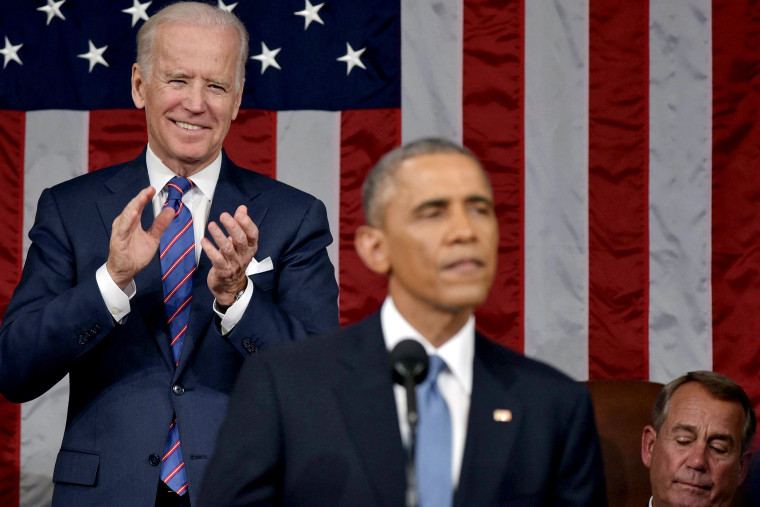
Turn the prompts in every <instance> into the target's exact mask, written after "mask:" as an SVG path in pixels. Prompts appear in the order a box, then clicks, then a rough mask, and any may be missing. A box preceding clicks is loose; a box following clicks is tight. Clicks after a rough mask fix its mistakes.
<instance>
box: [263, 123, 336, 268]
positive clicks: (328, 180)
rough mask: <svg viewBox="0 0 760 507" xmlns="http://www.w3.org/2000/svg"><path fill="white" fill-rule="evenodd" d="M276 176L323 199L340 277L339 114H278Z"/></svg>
mask: <svg viewBox="0 0 760 507" xmlns="http://www.w3.org/2000/svg"><path fill="white" fill-rule="evenodd" d="M277 179H278V180H279V181H282V182H284V183H287V184H288V185H292V186H294V187H296V188H298V189H300V190H303V191H304V192H308V193H310V194H311V195H313V196H314V197H316V198H318V199H320V200H322V202H324V203H325V206H326V207H327V219H328V220H329V222H330V231H331V232H332V236H333V242H332V244H331V245H330V246H329V247H328V249H327V253H328V255H329V256H330V260H331V261H332V263H333V266H334V267H335V279H336V280H337V279H338V273H339V270H338V238H339V230H338V228H339V226H340V113H335V112H330V111H280V112H278V113H277Z"/></svg>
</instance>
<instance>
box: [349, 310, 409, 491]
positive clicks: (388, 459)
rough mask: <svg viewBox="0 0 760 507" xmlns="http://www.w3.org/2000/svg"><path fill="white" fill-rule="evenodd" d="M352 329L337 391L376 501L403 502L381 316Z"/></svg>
mask: <svg viewBox="0 0 760 507" xmlns="http://www.w3.org/2000/svg"><path fill="white" fill-rule="evenodd" d="M352 329H353V330H354V332H353V334H354V336H353V337H352V339H351V340H350V341H349V340H347V343H351V346H350V347H345V348H343V349H342V350H341V351H339V354H340V357H339V362H340V363H341V366H342V367H343V368H344V371H345V376H343V377H340V380H339V381H338V382H336V385H335V388H334V390H335V394H336V397H337V400H338V405H339V408H340V409H341V414H342V416H343V418H344V420H345V423H346V429H347V432H348V434H349V437H350V438H351V440H352V442H353V444H354V446H355V447H356V450H357V452H358V454H359V456H360V459H361V461H362V464H363V466H364V471H365V472H366V476H367V480H368V481H369V482H370V484H371V485H372V488H373V490H374V492H375V496H376V498H377V499H378V502H377V505H399V504H401V503H402V502H403V498H404V485H405V484H406V480H405V477H404V463H405V457H404V450H403V446H402V443H401V434H400V432H399V427H398V417H397V412H396V402H395V399H394V396H393V386H392V381H391V376H390V373H389V370H388V366H387V364H388V362H387V357H388V353H387V351H386V350H385V342H384V341H383V336H382V332H381V328H380V319H379V315H378V314H375V315H373V316H371V317H369V318H368V319H366V320H364V321H362V322H361V323H359V324H357V325H356V326H354V328H352Z"/></svg>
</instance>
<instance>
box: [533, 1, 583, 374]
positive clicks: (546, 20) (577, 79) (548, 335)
mask: <svg viewBox="0 0 760 507" xmlns="http://www.w3.org/2000/svg"><path fill="white" fill-rule="evenodd" d="M524 32H525V135H524V138H525V337H524V340H525V342H524V343H525V355H527V356H531V357H535V358H538V359H541V360H543V361H546V362H548V363H550V364H552V365H554V366H555V367H557V368H559V369H561V370H562V371H564V372H565V373H567V374H568V375H570V376H571V377H573V378H575V379H578V380H582V379H587V378H588V263H589V261H588V206H589V202H588V142H587V141H588V4H587V2H586V1H584V0H572V1H568V2H553V1H551V0H538V1H531V2H525V30H524Z"/></svg>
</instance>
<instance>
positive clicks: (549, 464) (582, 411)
mask: <svg viewBox="0 0 760 507" xmlns="http://www.w3.org/2000/svg"><path fill="white" fill-rule="evenodd" d="M387 357H388V354H387V352H386V350H385V344H384V340H383V336H382V331H381V326H380V319H379V315H378V314H375V315H373V316H371V317H369V318H368V319H365V320H364V321H362V322H360V323H358V324H356V325H354V326H350V327H347V328H345V329H342V330H337V331H334V332H330V333H328V334H327V335H326V336H322V337H320V338H319V339H318V340H317V339H315V340H307V341H306V342H302V343H298V344H291V345H287V346H283V347H278V348H277V349H274V350H271V351H268V352H267V353H265V354H263V355H261V356H258V357H256V358H252V359H250V360H248V362H247V363H246V364H245V365H244V366H243V369H242V371H241V374H240V378H239V380H238V383H237V385H236V387H235V390H234V391H233V395H232V400H233V402H232V403H231V404H230V409H229V413H228V416H227V418H226V419H225V422H224V423H223V424H222V427H221V429H220V433H219V441H218V443H217V448H216V451H215V454H214V456H213V457H212V459H211V462H210V464H209V467H208V469H207V473H206V476H205V479H204V482H203V485H202V491H201V502H200V505H201V506H215V507H219V506H227V505H273V504H274V505H297V506H315V505H324V506H328V505H330V506H343V505H351V506H373V505H378V506H403V505H404V490H405V483H406V481H405V472H404V464H405V453H404V451H403V447H402V442H401V436H400V431H399V426H398V418H397V411H396V404H395V401H394V395H393V389H392V381H391V376H390V373H389V368H388V359H387ZM497 409H507V410H510V411H511V413H512V420H511V421H509V422H497V421H495V420H494V419H495V418H494V410H497ZM605 503H606V502H605V497H604V477H603V471H602V462H601V454H600V450H599V444H598V439H597V435H596V430H595V426H594V418H593V413H592V407H591V401H590V396H589V393H588V391H587V389H586V387H585V386H583V385H580V384H579V383H577V382H574V381H572V380H571V379H569V378H567V377H566V376H564V375H563V374H561V373H559V372H558V371H556V370H554V369H553V368H551V367H549V366H547V365H544V364H542V363H539V362H537V361H534V360H531V359H528V358H525V357H523V356H522V355H520V354H517V353H514V352H512V351H510V350H508V349H506V348H504V347H501V346H499V345H497V344H495V343H493V342H491V341H489V340H488V339H486V338H484V337H483V336H481V335H479V334H478V335H476V338H475V358H474V364H473V386H472V396H471V405H470V413H469V420H468V427H467V437H466V443H465V451H464V457H463V462H462V470H461V475H460V479H459V487H458V490H457V491H456V495H455V498H454V504H455V505H458V506H475V505H477V506H489V505H492V506H496V505H526V506H527V505H530V506H537V505H547V506H548V505H552V506H555V505H573V506H584V507H587V506H599V505H605Z"/></svg>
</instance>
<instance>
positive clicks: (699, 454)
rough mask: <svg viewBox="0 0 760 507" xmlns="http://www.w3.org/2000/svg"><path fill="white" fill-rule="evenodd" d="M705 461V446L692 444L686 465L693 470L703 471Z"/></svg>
mask: <svg viewBox="0 0 760 507" xmlns="http://www.w3.org/2000/svg"><path fill="white" fill-rule="evenodd" d="M706 463H707V446H706V445H703V444H697V445H695V446H693V447H692V448H691V450H690V452H689V456H688V458H687V461H686V465H687V466H688V467H689V468H692V469H694V470H699V471H703V470H705V468H706Z"/></svg>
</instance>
